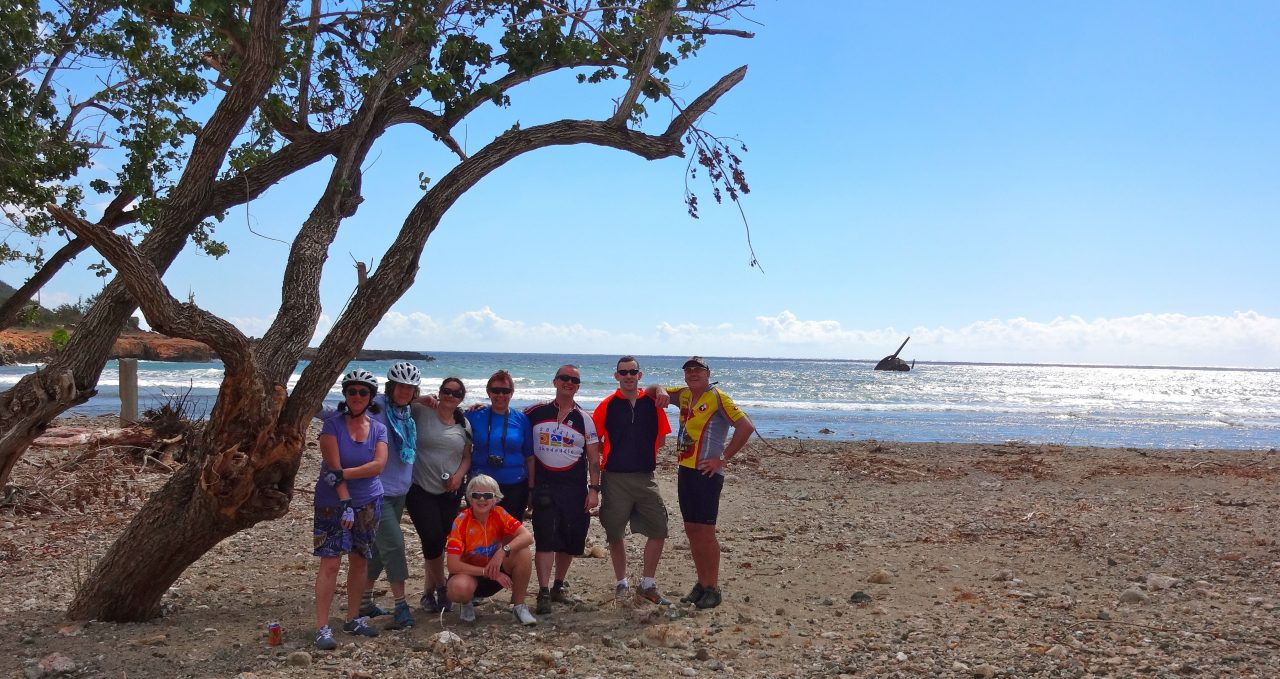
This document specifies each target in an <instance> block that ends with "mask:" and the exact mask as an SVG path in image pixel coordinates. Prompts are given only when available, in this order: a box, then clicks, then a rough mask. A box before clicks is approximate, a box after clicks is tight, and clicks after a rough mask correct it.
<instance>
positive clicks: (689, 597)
mask: <svg viewBox="0 0 1280 679" xmlns="http://www.w3.org/2000/svg"><path fill="white" fill-rule="evenodd" d="M706 591H707V589H706V588H705V587H703V586H702V583H701V582H699V583H698V584H696V585H694V586H693V589H692V590H689V593H688V594H686V595H684V596H682V597H680V601H682V602H684V603H686V604H696V603H698V602H699V601H701V600H702V595H703V594H704V593H705V592H706Z"/></svg>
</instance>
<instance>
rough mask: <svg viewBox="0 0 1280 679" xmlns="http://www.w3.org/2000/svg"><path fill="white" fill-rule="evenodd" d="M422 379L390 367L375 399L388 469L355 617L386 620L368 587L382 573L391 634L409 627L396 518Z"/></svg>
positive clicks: (409, 479) (408, 475) (407, 478)
mask: <svg viewBox="0 0 1280 679" xmlns="http://www.w3.org/2000/svg"><path fill="white" fill-rule="evenodd" d="M421 381H422V373H421V372H420V371H419V370H418V368H417V367H416V366H414V365H413V364H412V363H409V362H408V361H402V362H400V363H397V364H395V365H393V366H391V369H390V370H388V371H387V386H386V393H383V394H378V396H377V397H376V399H375V400H376V401H377V402H378V404H379V405H380V406H382V412H381V413H379V414H378V415H375V416H373V417H374V418H375V419H378V420H380V421H382V423H383V424H385V425H386V426H387V444H388V445H387V448H388V450H387V464H386V466H385V467H383V469H382V475H381V477H380V478H381V479H382V492H383V495H382V517H381V520H380V521H379V523H378V532H377V534H376V535H375V536H374V546H375V547H376V549H375V550H374V554H373V558H372V559H370V560H369V582H368V585H367V586H366V587H365V590H364V596H363V597H362V600H361V606H360V614H361V615H365V616H368V617H371V618H372V617H377V616H380V615H387V611H384V610H382V609H381V608H379V607H378V606H377V604H375V603H374V602H373V584H374V582H375V581H377V579H378V575H379V574H380V573H381V572H382V569H383V568H386V569H387V581H388V582H390V583H391V595H392V596H393V597H395V607H394V615H395V621H394V623H393V625H392V626H393V627H394V628H404V627H413V614H412V613H411V612H410V611H409V604H408V603H407V602H406V601H405V595H404V583H405V580H407V579H408V578H409V563H408V561H407V560H406V559H405V548H404V533H403V532H402V531H401V530H400V517H401V515H402V514H404V501H405V496H406V495H408V493H409V486H411V485H412V484H413V461H414V459H415V458H416V451H415V446H416V445H417V441H418V429H417V426H416V424H415V423H414V421H413V417H412V416H410V414H409V404H410V403H412V402H413V400H414V399H416V398H418V385H419V384H420V383H421Z"/></svg>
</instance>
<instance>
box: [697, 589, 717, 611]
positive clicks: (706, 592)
mask: <svg viewBox="0 0 1280 679" xmlns="http://www.w3.org/2000/svg"><path fill="white" fill-rule="evenodd" d="M693 605H694V606H697V607H698V608H715V607H716V606H719V605H720V588H719V587H705V588H703V590H702V598H701V599H698V601H697V602H696V603H695V604H693Z"/></svg>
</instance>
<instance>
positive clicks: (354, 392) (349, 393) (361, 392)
mask: <svg viewBox="0 0 1280 679" xmlns="http://www.w3.org/2000/svg"><path fill="white" fill-rule="evenodd" d="M342 393H344V394H346V395H347V396H368V395H369V394H372V393H373V392H371V391H369V390H368V389H355V388H352V389H347V390H345V391H343V392H342Z"/></svg>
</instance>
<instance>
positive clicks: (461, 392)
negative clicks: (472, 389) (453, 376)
mask: <svg viewBox="0 0 1280 679" xmlns="http://www.w3.org/2000/svg"><path fill="white" fill-rule="evenodd" d="M440 395H441V396H452V397H454V398H457V399H461V398H465V397H466V395H467V390H466V389H450V388H448V387H440Z"/></svg>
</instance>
